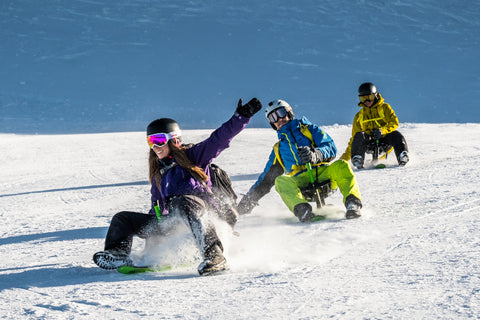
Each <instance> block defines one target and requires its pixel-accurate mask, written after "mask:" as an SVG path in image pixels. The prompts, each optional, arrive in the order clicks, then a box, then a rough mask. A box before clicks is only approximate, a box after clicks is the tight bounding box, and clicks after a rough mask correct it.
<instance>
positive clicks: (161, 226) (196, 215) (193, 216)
mask: <svg viewBox="0 0 480 320" xmlns="http://www.w3.org/2000/svg"><path fill="white" fill-rule="evenodd" d="M208 209H210V206H209V204H208V203H207V202H206V201H204V200H203V199H201V198H199V197H197V196H194V195H182V196H175V197H172V198H171V199H169V201H168V212H169V214H168V215H164V216H162V221H160V222H159V221H158V220H157V217H156V216H155V215H151V214H144V213H139V212H131V211H121V212H119V213H117V214H115V215H114V216H113V218H112V221H111V223H110V227H109V228H108V232H107V237H106V239H105V250H110V249H115V250H121V251H123V252H125V253H127V254H129V253H130V251H131V249H132V241H133V236H138V237H140V238H143V239H146V238H148V237H151V236H162V235H163V236H165V235H167V234H168V232H169V231H171V230H173V229H174V228H175V226H176V225H177V224H178V223H179V222H180V223H181V220H183V221H184V222H185V223H186V225H187V226H188V227H189V228H190V230H191V231H192V233H193V236H194V238H195V242H196V244H197V246H198V247H199V249H200V250H201V251H202V254H204V253H205V251H206V250H208V249H209V248H211V247H212V246H214V245H218V246H219V247H220V248H222V250H223V247H222V243H221V242H220V239H219V238H218V235H217V232H216V230H215V227H214V225H213V224H212V223H211V221H210V219H209V218H208V217H207V216H208V214H207V210H208ZM179 218H181V219H179Z"/></svg>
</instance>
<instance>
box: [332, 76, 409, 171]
mask: <svg viewBox="0 0 480 320" xmlns="http://www.w3.org/2000/svg"><path fill="white" fill-rule="evenodd" d="M358 97H359V99H360V103H359V104H358V106H359V107H361V108H362V109H361V110H360V111H359V112H358V113H357V114H356V115H355V117H354V118H353V126H352V137H351V138H350V141H349V143H348V146H347V149H346V150H345V152H344V153H343V155H342V156H341V157H340V159H343V160H345V161H348V160H350V159H352V164H353V166H354V167H356V168H357V169H361V168H363V164H364V161H365V152H366V151H367V149H368V148H369V146H371V144H372V142H374V141H378V142H379V143H381V144H387V145H388V146H392V147H393V149H394V150H395V155H396V157H397V161H398V164H399V165H400V166H404V165H405V164H407V162H408V160H409V155H408V146H407V142H406V141H405V138H404V136H403V135H402V134H401V133H400V132H399V131H397V128H398V118H397V116H396V115H395V112H394V111H393V109H392V107H391V106H390V105H389V104H388V103H386V102H385V100H384V99H383V97H382V95H381V94H380V93H379V92H377V88H376V87H375V85H374V84H373V83H371V82H365V83H362V84H361V85H360V87H359V88H358Z"/></svg>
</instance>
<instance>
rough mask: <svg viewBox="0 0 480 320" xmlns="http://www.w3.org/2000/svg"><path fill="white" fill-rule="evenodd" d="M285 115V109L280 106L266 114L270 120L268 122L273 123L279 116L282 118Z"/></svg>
mask: <svg viewBox="0 0 480 320" xmlns="http://www.w3.org/2000/svg"><path fill="white" fill-rule="evenodd" d="M286 116H287V109H285V108H284V107H282V108H278V109H275V110H273V111H272V112H270V113H269V114H268V116H267V118H268V121H270V123H275V122H277V121H278V120H279V119H280V118H284V117H286Z"/></svg>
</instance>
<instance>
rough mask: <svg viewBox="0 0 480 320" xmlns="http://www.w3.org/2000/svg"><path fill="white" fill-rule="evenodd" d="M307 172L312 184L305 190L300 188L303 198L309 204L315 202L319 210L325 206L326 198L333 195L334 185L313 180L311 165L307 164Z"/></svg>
mask: <svg viewBox="0 0 480 320" xmlns="http://www.w3.org/2000/svg"><path fill="white" fill-rule="evenodd" d="M307 171H308V174H309V175H310V183H309V184H308V185H307V186H306V187H303V188H300V192H302V195H303V197H304V198H305V200H307V201H308V202H315V203H316V204H317V208H321V207H322V206H324V205H325V198H326V197H328V196H329V195H331V194H332V193H333V191H332V185H331V183H330V180H329V179H328V180H324V181H316V180H315V179H314V178H313V174H312V166H311V164H310V163H307Z"/></svg>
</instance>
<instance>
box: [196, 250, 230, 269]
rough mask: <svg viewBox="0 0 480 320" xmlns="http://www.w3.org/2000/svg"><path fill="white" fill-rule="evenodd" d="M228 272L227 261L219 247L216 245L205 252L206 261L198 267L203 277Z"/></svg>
mask: <svg viewBox="0 0 480 320" xmlns="http://www.w3.org/2000/svg"><path fill="white" fill-rule="evenodd" d="M223 270H228V266H227V259H225V257H224V256H223V252H222V249H220V246H219V245H217V244H216V245H214V246H212V247H210V248H208V249H207V250H205V260H204V261H203V262H202V263H200V265H199V266H198V273H199V274H200V275H201V276H208V275H211V274H213V273H216V272H220V271H223Z"/></svg>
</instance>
